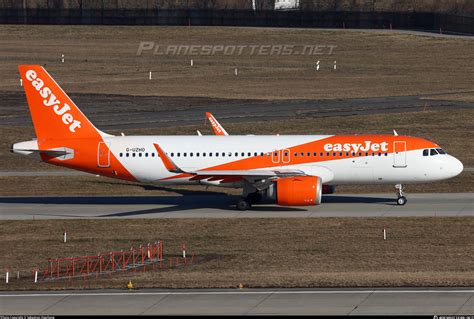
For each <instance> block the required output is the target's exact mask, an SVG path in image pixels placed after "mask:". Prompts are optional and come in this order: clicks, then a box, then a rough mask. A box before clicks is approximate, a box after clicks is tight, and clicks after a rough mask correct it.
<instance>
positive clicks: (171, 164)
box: [153, 144, 184, 173]
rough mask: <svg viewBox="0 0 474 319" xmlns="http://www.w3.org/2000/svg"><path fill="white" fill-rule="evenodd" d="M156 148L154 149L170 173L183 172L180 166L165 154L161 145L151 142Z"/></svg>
mask: <svg viewBox="0 0 474 319" xmlns="http://www.w3.org/2000/svg"><path fill="white" fill-rule="evenodd" d="M153 145H154V146H155V148H156V151H157V152H158V155H160V157H161V160H162V161H163V164H164V165H165V167H166V169H167V170H168V171H170V172H171V173H184V171H183V170H181V168H179V167H178V166H177V165H176V164H175V163H174V162H173V161H172V160H171V159H170V158H169V157H168V155H166V153H165V152H163V150H162V149H161V147H160V146H159V145H158V144H153Z"/></svg>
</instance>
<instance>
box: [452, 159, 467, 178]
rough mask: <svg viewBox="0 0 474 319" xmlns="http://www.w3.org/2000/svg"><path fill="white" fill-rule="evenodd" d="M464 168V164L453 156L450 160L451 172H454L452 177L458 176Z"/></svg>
mask: <svg viewBox="0 0 474 319" xmlns="http://www.w3.org/2000/svg"><path fill="white" fill-rule="evenodd" d="M463 170H464V165H462V163H461V161H460V160H458V159H457V158H456V157H454V156H451V158H450V160H449V172H450V173H451V174H452V175H451V177H454V176H458V175H459V174H461V173H462V171H463Z"/></svg>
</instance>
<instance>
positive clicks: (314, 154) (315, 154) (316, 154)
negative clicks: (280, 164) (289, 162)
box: [285, 152, 318, 156]
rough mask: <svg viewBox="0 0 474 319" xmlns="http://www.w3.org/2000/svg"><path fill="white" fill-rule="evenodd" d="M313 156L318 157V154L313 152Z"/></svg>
mask: <svg viewBox="0 0 474 319" xmlns="http://www.w3.org/2000/svg"><path fill="white" fill-rule="evenodd" d="M285 156H286V155H285ZM313 156H318V153H316V152H314V153H313Z"/></svg>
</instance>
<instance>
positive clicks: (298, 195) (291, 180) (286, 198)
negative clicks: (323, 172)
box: [273, 176, 323, 206]
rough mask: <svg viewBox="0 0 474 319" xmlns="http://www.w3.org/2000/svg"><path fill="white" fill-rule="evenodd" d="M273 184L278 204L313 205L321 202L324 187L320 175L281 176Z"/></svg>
mask: <svg viewBox="0 0 474 319" xmlns="http://www.w3.org/2000/svg"><path fill="white" fill-rule="evenodd" d="M273 186H274V188H273V190H274V195H276V196H275V197H276V202H277V204H278V205H281V206H313V205H319V204H321V195H322V188H323V187H322V180H321V178H319V177H318V176H293V177H286V178H280V179H278V180H276V181H275V183H274V185H273ZM275 188H276V189H275Z"/></svg>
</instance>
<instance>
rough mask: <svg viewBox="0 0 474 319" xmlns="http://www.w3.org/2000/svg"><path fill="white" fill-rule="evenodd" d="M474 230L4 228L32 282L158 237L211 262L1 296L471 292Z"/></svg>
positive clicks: (105, 223)
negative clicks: (78, 260)
mask: <svg viewBox="0 0 474 319" xmlns="http://www.w3.org/2000/svg"><path fill="white" fill-rule="evenodd" d="M384 227H386V228H387V232H388V235H387V236H388V239H387V240H386V241H384V240H383V235H382V230H383V228H384ZM473 227H474V218H472V217H462V218H440V217H436V218H353V219H350V218H317V219H306V218H305V219H279V218H274V219H246V218H243V219H232V220H228V219H227V220H226V219H218V220H205V219H204V220H197V219H196V220H193V219H180V220H163V219H160V220H156V219H155V220H138V219H135V220H133V219H131V220H49V221H45V220H36V221H0V228H1V229H2V233H1V234H0V241H1V242H2V245H1V246H0V254H1V256H2V258H1V259H0V269H1V270H2V277H3V276H4V273H3V270H4V269H5V268H7V267H8V268H10V269H11V270H12V271H13V274H16V271H21V275H22V276H27V275H29V272H30V271H31V270H32V269H33V267H35V266H37V265H38V266H41V267H44V266H46V264H47V262H46V261H47V259H48V258H55V257H68V256H81V255H86V254H96V253H99V252H107V251H110V250H111V249H119V250H120V249H127V248H128V247H130V246H131V245H138V244H141V243H146V242H153V241H155V240H158V239H163V240H164V247H165V248H164V249H165V257H168V256H179V254H180V247H181V245H182V243H186V244H187V246H188V255H189V254H190V253H191V252H192V253H195V254H197V255H198V256H200V257H203V258H204V261H202V262H198V263H195V264H192V265H190V266H186V267H184V268H180V269H171V270H163V271H156V272H154V273H152V272H147V273H140V272H137V273H124V274H119V275H116V276H111V277H109V276H105V277H103V278H99V279H89V280H83V279H76V280H66V281H63V282H53V283H40V284H37V285H34V284H33V283H32V282H31V281H32V278H31V277H29V278H28V279H26V278H25V279H24V280H21V281H18V280H16V279H14V278H13V279H12V280H11V284H9V285H8V286H6V285H5V283H4V281H3V280H1V283H0V289H66V288H106V287H107V288H125V286H126V284H127V282H128V281H129V280H132V281H133V282H134V284H135V286H136V287H138V288H143V287H160V288H165V287H166V288H169V287H171V288H195V287H199V288H211V287H212V288H217V287H229V288H232V287H235V288H236V287H237V286H238V285H239V283H243V284H244V285H245V286H247V287H338V286H344V287H364V286H367V287H368V286H370V287H379V286H380V287H383V286H395V287H396V286H472V285H474V259H473V258H472V251H473V250H474V233H473V232H472V229H473ZM64 229H67V231H68V238H69V239H68V243H66V244H64V243H63V242H62V232H63V230H64ZM263 238H264V239H265V240H262V239H263ZM29 276H31V275H29Z"/></svg>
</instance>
